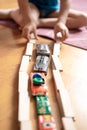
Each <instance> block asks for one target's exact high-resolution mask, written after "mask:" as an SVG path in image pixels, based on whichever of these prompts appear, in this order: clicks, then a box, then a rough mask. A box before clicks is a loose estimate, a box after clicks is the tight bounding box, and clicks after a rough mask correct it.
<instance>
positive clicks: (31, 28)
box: [22, 22, 37, 41]
mask: <svg viewBox="0 0 87 130" xmlns="http://www.w3.org/2000/svg"><path fill="white" fill-rule="evenodd" d="M31 33H33V34H34V38H35V39H37V34H36V24H35V23H33V22H32V23H28V24H26V25H25V26H24V27H23V29H22V36H23V37H25V38H26V39H28V41H29V40H30V39H31Z"/></svg>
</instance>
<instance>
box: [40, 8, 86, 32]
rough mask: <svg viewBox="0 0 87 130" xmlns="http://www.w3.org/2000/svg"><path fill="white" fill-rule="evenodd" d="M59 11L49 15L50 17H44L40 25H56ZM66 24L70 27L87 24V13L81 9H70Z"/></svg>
mask: <svg viewBox="0 0 87 130" xmlns="http://www.w3.org/2000/svg"><path fill="white" fill-rule="evenodd" d="M58 14H59V11H55V12H53V13H51V14H50V15H49V18H45V19H44V18H43V19H40V21H39V23H40V24H39V27H52V28H53V27H54V25H55V24H56V22H57V20H58ZM66 25H67V27H68V28H69V29H74V28H79V27H82V26H87V14H86V13H84V12H81V11H75V10H70V12H69V15H68V19H67V22H66Z"/></svg>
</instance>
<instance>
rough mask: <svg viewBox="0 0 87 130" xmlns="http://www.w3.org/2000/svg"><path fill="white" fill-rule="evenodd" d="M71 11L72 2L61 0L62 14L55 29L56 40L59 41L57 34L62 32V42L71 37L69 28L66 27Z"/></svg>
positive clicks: (60, 13)
mask: <svg viewBox="0 0 87 130" xmlns="http://www.w3.org/2000/svg"><path fill="white" fill-rule="evenodd" d="M69 9H70V0H60V12H59V15H58V21H57V23H56V25H55V28H54V29H55V38H56V39H57V32H61V34H62V38H61V40H62V41H63V40H65V39H66V38H67V37H68V35H69V31H68V28H67V27H66V21H67V17H68V13H69Z"/></svg>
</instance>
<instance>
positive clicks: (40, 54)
mask: <svg viewBox="0 0 87 130" xmlns="http://www.w3.org/2000/svg"><path fill="white" fill-rule="evenodd" d="M36 55H37V57H36V62H35V65H34V72H44V73H45V74H47V70H48V66H49V62H50V50H49V47H48V44H37V53H36Z"/></svg>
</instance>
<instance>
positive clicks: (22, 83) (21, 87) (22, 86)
mask: <svg viewBox="0 0 87 130" xmlns="http://www.w3.org/2000/svg"><path fill="white" fill-rule="evenodd" d="M28 80H29V75H28V74H27V73H25V72H19V84H18V92H22V93H25V92H28Z"/></svg>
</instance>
